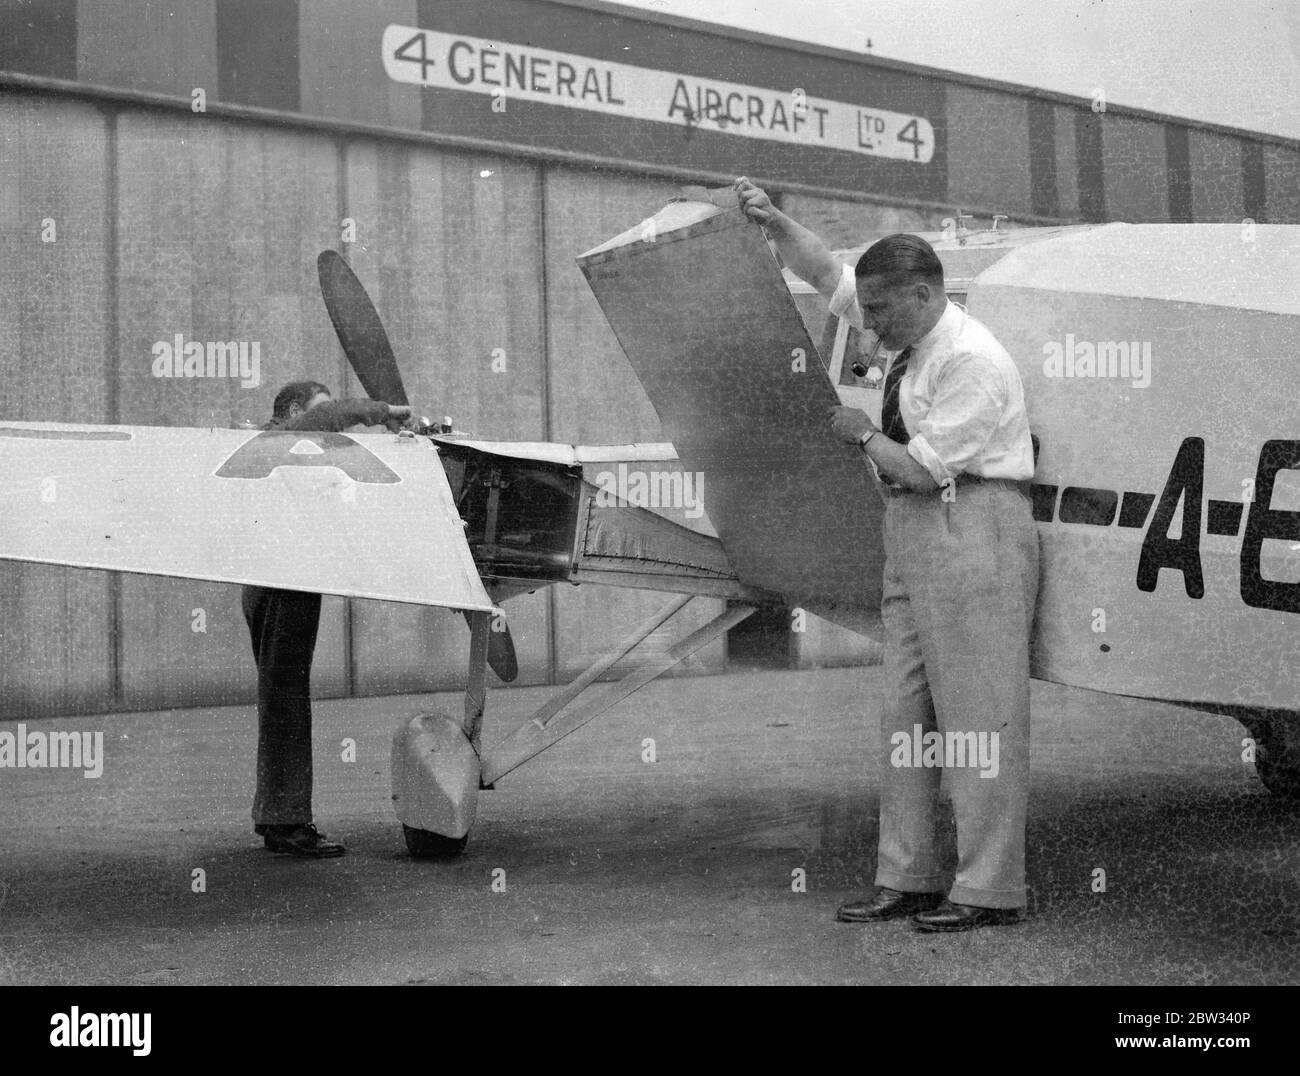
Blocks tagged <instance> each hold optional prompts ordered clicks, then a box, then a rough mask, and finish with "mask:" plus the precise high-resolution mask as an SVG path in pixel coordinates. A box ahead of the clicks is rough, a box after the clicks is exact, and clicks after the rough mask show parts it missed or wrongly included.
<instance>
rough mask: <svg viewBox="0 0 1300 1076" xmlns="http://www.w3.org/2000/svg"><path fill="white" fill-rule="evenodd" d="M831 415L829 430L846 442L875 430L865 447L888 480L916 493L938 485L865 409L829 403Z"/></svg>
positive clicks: (936, 487) (854, 440)
mask: <svg viewBox="0 0 1300 1076" xmlns="http://www.w3.org/2000/svg"><path fill="white" fill-rule="evenodd" d="M830 415H831V430H832V432H833V433H834V434H835V436H836V437H838V438H839V439H840V440H841V441H844V442H846V443H847V444H851V445H856V444H860V443H861V440H862V437H863V435H864V434H866V432H867V431H868V430H875V431H876V434H875V436H873V437H872V438H871V440H869V441H868V442H867V446H866V449H865V451H866V453H867V455H868V456H869V457H871V462H872V463H874V464H875V465H876V469H877V470H878V471H880V473H881V474H882V475H884V476H885V478H887V479H888V480H889V481H891V482H897V483H898V484H899V485H900V486H906V487H907V488H908V489H910V490H912V491H914V492H916V493H929V492H931V491H933V490H936V489H938V488H939V483H938V482H936V481H935V480H934V476H933V475H932V474H931V473H930V472H929V471H928V470H926V468H925V467H923V466H922V465H921V464H920V463H919V462H918V461H917V460H916V459H914V458H913V456H912V454H911V452H909V451H908V448H907V445H900V444H899V443H898V442H897V441H891V440H890V439H889V438H888V437H886V436H885V435H884V433H883V432H882V431H881V430H880V428H879V427H878V426H876V424H875V423H874V422H872V421H871V419H870V418H869V417H868V416H867V413H866V412H865V411H862V410H860V409H859V408H856V407H832V408H831V409H830Z"/></svg>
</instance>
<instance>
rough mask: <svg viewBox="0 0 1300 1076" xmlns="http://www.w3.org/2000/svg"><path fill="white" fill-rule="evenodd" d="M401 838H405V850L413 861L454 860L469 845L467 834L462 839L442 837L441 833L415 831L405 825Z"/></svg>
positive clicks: (423, 830)
mask: <svg viewBox="0 0 1300 1076" xmlns="http://www.w3.org/2000/svg"><path fill="white" fill-rule="evenodd" d="M402 836H403V837H405V838H406V850H407V851H408V852H410V853H411V855H412V857H414V858H415V859H454V858H455V857H456V856H458V855H460V854H461V852H463V851H465V845H466V844H468V843H469V834H468V833H467V834H465V836H463V837H444V836H443V835H442V834H441V833H430V832H429V831H428V830H427V829H415V828H414V827H413V826H408V825H406V824H405V823H403V825H402Z"/></svg>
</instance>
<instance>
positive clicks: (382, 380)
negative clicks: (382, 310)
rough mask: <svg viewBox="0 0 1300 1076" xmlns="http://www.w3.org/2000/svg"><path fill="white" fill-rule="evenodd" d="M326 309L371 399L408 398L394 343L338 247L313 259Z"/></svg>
mask: <svg viewBox="0 0 1300 1076" xmlns="http://www.w3.org/2000/svg"><path fill="white" fill-rule="evenodd" d="M316 272H317V274H318V275H319V276H320V290H321V295H322V296H323V297H324V299H325V309H326V310H328V311H329V314H330V321H332V322H333V323H334V331H335V332H336V333H337V334H338V338H339V343H340V344H342V345H343V354H345V355H346V356H347V357H348V362H350V363H351V364H352V369H353V370H354V371H356V375H357V380H358V381H360V382H361V387H362V388H363V389H365V390H366V395H367V396H369V397H370V398H371V399H372V400H383V401H384V403H390V404H397V405H399V406H404V405H406V404H407V403H409V401H408V400H407V398H406V389H405V387H404V386H403V385H402V375H401V374H400V373H399V372H398V369H397V358H396V357H395V356H394V355H393V346H392V344H390V343H389V342H388V334H387V333H386V332H384V324H383V322H381V321H380V320H379V313H378V311H376V310H375V304H374V303H372V302H371V301H370V296H369V295H367V294H366V289H365V288H363V287H362V286H361V281H359V280H358V279H357V275H356V273H354V272H353V271H352V269H351V267H349V265H348V263H347V262H345V261H344V260H343V255H341V254H340V253H339V252H338V251H337V250H322V251H321V253H320V256H319V257H318V258H317V259H316Z"/></svg>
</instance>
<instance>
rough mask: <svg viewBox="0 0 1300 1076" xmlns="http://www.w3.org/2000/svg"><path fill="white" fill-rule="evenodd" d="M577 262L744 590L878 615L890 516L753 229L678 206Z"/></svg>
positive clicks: (728, 213) (734, 215)
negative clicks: (835, 432) (833, 418)
mask: <svg viewBox="0 0 1300 1076" xmlns="http://www.w3.org/2000/svg"><path fill="white" fill-rule="evenodd" d="M578 261H579V265H580V266H581V267H582V270H583V272H584V274H585V275H586V277H587V281H588V283H589V284H590V285H591V288H592V291H593V292H594V293H595V296H596V299H597V301H598V302H599V303H600V306H601V309H602V310H603V311H604V313H605V317H606V318H607V319H608V321H609V323H610V326H611V327H612V328H613V330H614V333H615V335H616V336H617V337H618V341H619V343H620V344H621V345H622V348H623V351H624V353H625V354H626V355H627V357H628V360H629V361H630V362H631V364H632V368H633V370H634V371H635V372H636V375H637V377H638V378H639V379H640V381H641V384H642V385H643V386H644V388H645V390H646V392H647V393H648V394H649V396H650V400H651V402H652V403H653V404H654V407H655V410H656V411H657V412H658V414H659V417H660V419H661V420H662V421H663V425H664V433H665V434H666V435H667V437H668V438H669V439H670V440H671V441H672V443H673V445H674V447H675V448H676V450H677V454H678V456H679V458H680V460H681V462H682V465H683V466H684V467H685V468H686V469H688V470H691V471H695V472H698V473H699V474H700V475H702V476H703V486H702V488H703V489H704V508H705V511H706V512H707V514H708V516H709V519H710V520H711V521H712V523H713V525H714V527H715V528H716V529H717V532H718V535H719V536H720V537H721V539H722V542H723V545H724V546H725V548H726V551H727V556H728V558H729V559H730V561H731V563H732V564H733V565H734V566H735V568H736V570H737V572H738V573H739V575H740V578H741V579H742V581H744V582H746V583H749V584H752V585H754V586H759V587H763V588H765V589H768V590H772V591H776V592H778V593H781V594H783V595H785V596H786V598H787V599H788V600H789V601H791V602H792V603H798V604H802V605H807V606H810V607H813V606H816V607H819V608H818V611H819V612H822V613H823V615H830V616H832V617H833V613H834V607H841V608H842V607H844V606H848V607H850V608H853V609H858V610H870V611H872V612H873V613H874V611H875V610H877V609H878V607H879V602H880V569H881V562H882V560H883V549H882V539H881V531H880V528H881V521H882V517H883V506H882V504H881V501H880V498H879V497H878V496H877V494H876V492H875V490H874V489H872V488H870V485H871V479H870V476H869V473H868V467H867V463H866V460H865V458H864V457H863V455H862V454H861V452H860V451H859V450H857V449H856V448H854V447H851V446H847V445H844V444H843V443H840V442H837V441H836V440H835V438H834V437H833V436H832V434H831V430H830V421H829V414H828V412H829V408H831V407H832V406H834V405H835V404H836V403H837V402H838V400H837V398H836V394H835V390H834V388H833V387H832V385H831V383H830V380H829V378H828V377H827V376H826V372H825V369H824V367H823V365H822V363H821V362H820V360H819V358H818V355H817V352H816V349H815V347H814V345H813V343H812V341H811V340H810V339H809V338H808V334H807V331H806V329H805V328H804V324H803V321H802V319H801V318H800V316H799V312H798V310H797V308H796V307H795V304H794V300H793V298H792V297H791V296H790V293H789V291H788V290H787V289H786V286H785V283H784V281H783V279H782V276H781V271H780V269H779V267H778V266H777V263H776V259H775V257H774V256H773V254H772V252H771V249H770V248H769V247H768V245H767V242H766V240H765V239H764V238H763V236H762V234H761V232H760V231H759V229H758V228H756V227H754V226H753V225H751V224H750V223H748V222H747V221H746V220H745V219H744V217H743V216H742V214H741V213H740V211H739V210H735V209H728V210H720V209H718V208H717V207H715V206H711V205H705V204H702V203H693V202H691V203H682V202H677V203H671V204H670V205H669V206H667V207H665V209H664V210H662V211H661V212H660V213H659V214H658V215H657V216H656V217H655V218H653V219H652V220H651V221H647V222H644V223H643V224H641V225H639V226H637V227H636V228H633V229H631V230H630V231H628V232H626V233H624V234H623V235H621V236H619V237H617V238H616V239H613V240H610V241H609V242H608V243H605V244H603V245H602V246H600V247H598V248H596V249H595V250H593V251H589V252H588V253H587V254H584V255H582V257H580V258H579V259H578Z"/></svg>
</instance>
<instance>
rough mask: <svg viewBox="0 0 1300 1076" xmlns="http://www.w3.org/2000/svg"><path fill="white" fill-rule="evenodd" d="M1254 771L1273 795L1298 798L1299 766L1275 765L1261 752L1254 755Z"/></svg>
mask: <svg viewBox="0 0 1300 1076" xmlns="http://www.w3.org/2000/svg"><path fill="white" fill-rule="evenodd" d="M1255 772H1256V773H1257V774H1259V779H1260V780H1261V781H1262V782H1264V787H1265V788H1267V789H1268V790H1269V791H1270V792H1272V793H1273V795H1275V796H1283V797H1285V798H1286V799H1289V800H1300V766H1282V765H1277V764H1275V763H1272V762H1269V761H1268V759H1266V758H1264V757H1263V754H1262V753H1261V754H1257V755H1256V756H1255Z"/></svg>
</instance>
